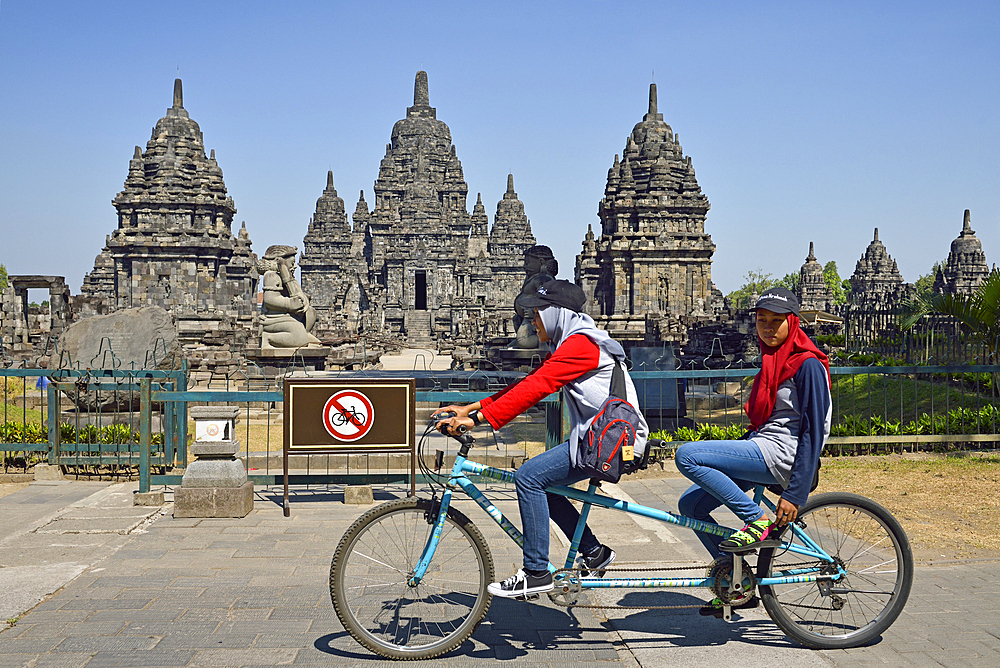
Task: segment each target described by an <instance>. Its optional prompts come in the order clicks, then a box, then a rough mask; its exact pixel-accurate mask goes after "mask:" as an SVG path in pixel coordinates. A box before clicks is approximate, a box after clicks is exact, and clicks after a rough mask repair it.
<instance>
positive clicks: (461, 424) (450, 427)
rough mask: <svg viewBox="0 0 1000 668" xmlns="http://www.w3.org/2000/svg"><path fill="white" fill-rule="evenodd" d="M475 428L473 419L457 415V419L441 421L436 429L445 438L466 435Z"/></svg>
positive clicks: (451, 418)
mask: <svg viewBox="0 0 1000 668" xmlns="http://www.w3.org/2000/svg"><path fill="white" fill-rule="evenodd" d="M475 426H476V423H475V422H473V421H472V418H469V417H458V416H457V415H456V416H455V417H450V418H446V419H444V420H441V421H439V422H438V423H437V425H435V428H436V429H437V430H438V431H439V432H441V433H442V434H444V435H445V436H455V435H457V434H464V433H465V432H467V431H470V430H471V429H472V428H473V427H475Z"/></svg>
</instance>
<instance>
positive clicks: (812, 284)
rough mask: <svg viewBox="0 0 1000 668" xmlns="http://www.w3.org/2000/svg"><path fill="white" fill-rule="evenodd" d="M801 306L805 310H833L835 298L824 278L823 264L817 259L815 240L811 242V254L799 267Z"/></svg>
mask: <svg viewBox="0 0 1000 668" xmlns="http://www.w3.org/2000/svg"><path fill="white" fill-rule="evenodd" d="M798 292H799V307H800V308H801V309H802V310H803V311H832V310H833V299H832V297H831V296H830V289H829V288H828V287H827V285H826V281H825V280H824V279H823V265H821V264H820V263H819V261H818V260H817V259H816V253H815V252H814V250H813V242H811V241H810V242H809V255H808V256H806V261H805V263H804V264H803V265H802V268H801V269H799V290H798Z"/></svg>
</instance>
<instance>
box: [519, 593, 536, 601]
mask: <svg viewBox="0 0 1000 668" xmlns="http://www.w3.org/2000/svg"><path fill="white" fill-rule="evenodd" d="M540 597H541V594H528V595H526V596H515V597H514V600H515V601H537V600H538V599H539V598H540Z"/></svg>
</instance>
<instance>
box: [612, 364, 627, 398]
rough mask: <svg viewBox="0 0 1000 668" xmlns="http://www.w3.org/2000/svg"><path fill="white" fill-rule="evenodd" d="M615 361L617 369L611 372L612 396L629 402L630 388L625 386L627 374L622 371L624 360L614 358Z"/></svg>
mask: <svg viewBox="0 0 1000 668" xmlns="http://www.w3.org/2000/svg"><path fill="white" fill-rule="evenodd" d="M614 360H615V368H614V369H613V370H612V371H611V391H610V394H611V396H612V397H618V398H619V399H621V400H622V401H628V387H627V386H626V385H625V372H624V371H622V358H620V357H617V356H614Z"/></svg>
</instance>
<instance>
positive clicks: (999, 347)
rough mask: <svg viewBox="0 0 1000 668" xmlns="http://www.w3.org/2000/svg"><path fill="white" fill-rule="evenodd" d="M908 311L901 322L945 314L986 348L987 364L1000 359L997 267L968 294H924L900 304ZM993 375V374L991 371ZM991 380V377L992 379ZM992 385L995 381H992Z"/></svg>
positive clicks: (906, 323)
mask: <svg viewBox="0 0 1000 668" xmlns="http://www.w3.org/2000/svg"><path fill="white" fill-rule="evenodd" d="M904 306H905V308H906V309H907V311H908V313H907V315H906V316H904V317H903V319H902V321H901V323H900V324H901V325H902V327H903V328H904V329H909V328H911V327H913V326H914V325H915V324H916V323H917V322H918V321H919V320H920V319H921V318H922V317H923V316H925V315H927V314H929V313H940V314H942V315H949V316H951V317H953V318H955V319H956V320H958V321H959V322H960V323H962V324H963V325H965V326H966V328H967V329H968V330H969V332H970V333H971V334H972V337H973V338H974V339H975V340H977V341H979V342H980V343H982V344H983V345H984V346H985V347H986V349H987V350H989V359H988V360H987V362H988V363H991V364H997V363H998V362H1000V356H998V353H1000V269H994V270H993V271H992V272H990V275H989V276H988V277H987V278H986V279H985V280H984V281H983V282H982V283H980V284H979V286H978V287H976V290H975V291H974V292H973V293H972V294H971V295H943V294H940V293H931V294H925V295H923V296H920V297H917V298H915V299H911V300H909V301H907V302H906V303H905V304H904ZM994 376H996V374H994ZM994 380H995V379H994ZM994 385H995V382H994Z"/></svg>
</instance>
